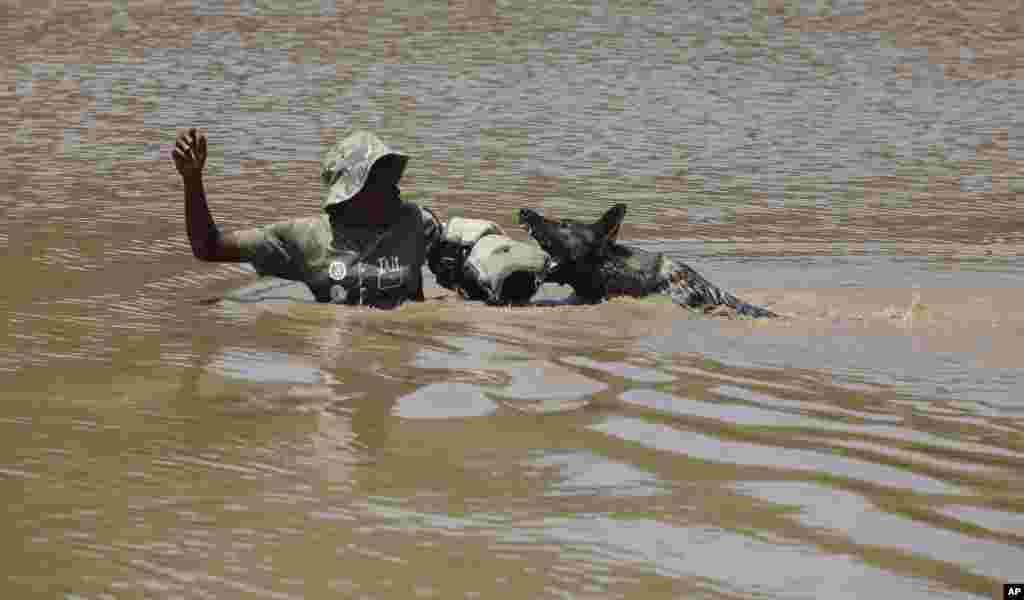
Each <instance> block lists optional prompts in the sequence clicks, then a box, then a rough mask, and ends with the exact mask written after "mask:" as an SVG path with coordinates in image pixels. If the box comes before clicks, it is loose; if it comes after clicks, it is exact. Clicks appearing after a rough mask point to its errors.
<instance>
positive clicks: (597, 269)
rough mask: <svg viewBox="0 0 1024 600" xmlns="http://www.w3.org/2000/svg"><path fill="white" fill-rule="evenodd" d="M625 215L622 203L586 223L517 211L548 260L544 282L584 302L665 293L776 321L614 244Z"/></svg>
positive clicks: (689, 273)
mask: <svg viewBox="0 0 1024 600" xmlns="http://www.w3.org/2000/svg"><path fill="white" fill-rule="evenodd" d="M625 216H626V205H625V204H616V205H615V206H613V207H612V208H611V209H609V210H608V212H606V213H604V216H602V217H601V218H600V219H598V220H597V221H596V222H594V223H591V224H587V223H581V222H580V221H576V220H572V219H562V220H559V221H553V220H551V219H545V218H544V217H543V216H541V215H540V214H538V213H537V212H535V211H532V210H530V209H528V208H524V209H522V210H520V211H519V224H520V225H521V226H522V227H523V228H524V229H526V231H527V233H529V234H530V237H532V238H533V239H535V240H536V241H537V243H538V244H540V247H541V248H543V249H544V251H545V252H547V253H548V254H549V255H551V260H552V267H551V269H550V270H549V272H548V275H547V277H546V280H547V281H553V282H555V283H561V284H565V285H570V286H572V288H573V291H574V292H575V293H576V295H577V296H578V297H580V298H581V299H583V300H587V301H591V302H598V301H601V300H604V299H605V298H609V297H613V296H633V297H641V296H648V295H651V294H664V295H667V296H670V297H671V298H672V301H673V302H675V303H676V304H679V305H681V306H685V307H691V308H703V309H704V310H705V312H712V311H713V310H714V309H716V308H718V307H730V308H732V309H733V310H735V311H736V313H737V314H740V315H746V316H751V317H776V316H778V315H776V314H775V313H773V312H772V311H770V310H768V309H765V308H761V307H760V306H754V305H753V304H747V303H746V302H742V301H741V300H739V299H738V298H736V297H735V296H733V295H732V294H730V293H728V292H726V291H723V290H721V289H719V288H718V287H716V286H715V285H714V284H712V283H711V282H709V281H708V280H706V279H704V277H702V276H701V275H700V273H698V272H697V271H694V270H693V269H691V268H690V267H689V266H687V265H685V264H682V263H677V262H675V261H673V260H672V259H671V258H669V257H667V256H665V255H664V254H661V253H654V252H648V251H645V250H641V249H639V248H633V247H631V246H626V245H624V244H620V243H618V242H617V241H616V238H617V237H618V235H619V228H620V227H621V226H622V219H623V218H624V217H625Z"/></svg>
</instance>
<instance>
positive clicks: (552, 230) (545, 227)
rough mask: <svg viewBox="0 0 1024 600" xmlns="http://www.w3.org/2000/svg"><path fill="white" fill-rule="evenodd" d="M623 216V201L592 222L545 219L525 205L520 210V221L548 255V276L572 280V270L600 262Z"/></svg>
mask: <svg viewBox="0 0 1024 600" xmlns="http://www.w3.org/2000/svg"><path fill="white" fill-rule="evenodd" d="M625 216H626V205H625V204H616V205H615V206H613V207H611V208H610V209H608V211H607V212H605V213H604V215H602V216H601V218H600V219H598V220H597V221H595V222H593V223H583V222H581V221H577V220H575V219H559V220H553V219H548V218H545V217H544V216H543V215H541V214H539V213H538V212H536V211H534V210H530V209H529V208H524V209H521V210H520V211H519V225H520V226H521V227H522V228H523V229H525V230H526V232H527V233H529V234H530V237H532V238H533V239H534V240H536V241H537V243H538V244H539V245H540V247H541V248H543V249H544V251H545V252H547V253H548V254H549V255H550V256H551V263H552V264H551V271H550V273H549V275H548V279H549V280H551V281H555V282H559V283H571V282H572V280H573V275H574V274H577V273H578V272H580V271H581V270H582V269H584V267H586V266H588V265H590V266H593V265H596V264H598V263H600V262H601V260H602V259H603V258H604V254H605V252H607V249H608V246H609V245H610V244H611V243H614V242H615V241H616V239H617V238H618V235H619V228H620V227H621V226H622V220H623V219H624V218H625Z"/></svg>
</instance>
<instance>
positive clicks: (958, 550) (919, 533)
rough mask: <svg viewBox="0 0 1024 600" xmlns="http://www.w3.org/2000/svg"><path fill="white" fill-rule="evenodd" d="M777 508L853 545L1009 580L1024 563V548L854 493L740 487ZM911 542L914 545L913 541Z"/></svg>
mask: <svg viewBox="0 0 1024 600" xmlns="http://www.w3.org/2000/svg"><path fill="white" fill-rule="evenodd" d="M740 487H741V489H743V490H746V491H748V492H749V493H751V494H752V495H754V496H756V497H758V498H761V499H764V500H767V501H769V502H773V503H775V504H784V505H795V506H799V507H801V510H800V513H799V516H798V517H797V519H798V520H799V521H800V523H802V524H804V525H806V526H808V527H812V528H815V529H825V530H836V531H840V532H842V533H843V535H845V536H848V537H849V539H850V540H851V541H852V542H853V543H855V544H860V545H865V546H881V547H885V548H893V549H899V550H903V551H905V552H909V553H913V554H921V555H924V556H927V557H929V558H933V559H935V560H940V561H944V562H947V563H949V564H950V565H955V567H954V568H960V569H964V570H966V571H972V572H975V573H979V574H982V575H987V576H989V577H992V578H993V579H997V580H999V579H1001V580H1003V581H1011V580H1013V579H1014V577H1016V576H1018V575H1019V573H1018V572H1019V570H1020V565H1022V564H1024V549H1021V548H1020V547H1014V546H1011V545H1007V544H999V543H995V542H991V541H988V540H980V539H977V538H973V537H970V536H967V535H963V534H961V533H959V532H955V531H950V530H947V529H942V528H939V527H935V526H933V525H931V524H928V523H922V522H917V521H913V520H910V519H907V518H904V517H899V516H896V515H892V514H889V513H886V512H882V511H878V510H875V509H874V508H873V507H872V506H871V505H870V504H869V503H867V502H865V500H864V499H863V498H861V497H860V496H857V495H855V494H851V493H848V492H843V491H839V490H836V489H834V488H827V487H824V486H821V485H817V484H811V483H802V482H786V483H771V484H765V483H750V484H743V485H741V486H740ZM910 540H913V541H910Z"/></svg>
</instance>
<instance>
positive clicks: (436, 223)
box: [420, 207, 448, 287]
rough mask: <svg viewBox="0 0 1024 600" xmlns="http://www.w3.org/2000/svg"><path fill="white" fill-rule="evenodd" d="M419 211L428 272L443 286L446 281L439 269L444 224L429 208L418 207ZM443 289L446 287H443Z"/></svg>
mask: <svg viewBox="0 0 1024 600" xmlns="http://www.w3.org/2000/svg"><path fill="white" fill-rule="evenodd" d="M420 210H421V211H422V213H423V237H424V238H426V241H427V251H426V257H427V267H429V268H430V272H431V273H433V274H434V277H435V278H436V279H437V280H438V283H440V284H441V285H445V284H446V280H445V278H444V275H443V273H442V269H441V254H442V249H443V246H444V244H443V241H444V228H445V224H444V223H442V222H441V220H440V219H438V218H437V215H436V214H434V211H432V210H430V209H429V208H424V207H420ZM445 287H448V286H447V285H445Z"/></svg>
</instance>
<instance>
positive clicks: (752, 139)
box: [0, 1, 1024, 600]
mask: <svg viewBox="0 0 1024 600" xmlns="http://www.w3.org/2000/svg"><path fill="white" fill-rule="evenodd" d="M777 4H778V5H777V6H776V5H775V4H774V3H754V8H753V9H751V7H750V6H748V5H745V4H742V3H740V4H735V5H733V4H722V5H720V6H718V5H714V6H712V5H710V4H709V5H707V6H703V5H701V6H689V5H685V6H683V5H682V4H680V5H679V6H676V5H675V4H672V5H671V6H670V5H668V4H656V3H643V2H630V3H622V2H619V3H616V2H612V3H608V2H604V3H601V2H597V3H593V4H591V3H589V2H587V3H579V2H569V3H562V4H560V5H559V6H561V8H558V9H557V10H555V9H550V10H547V9H545V10H540V9H539V8H538V6H536V5H528V4H525V3H524V4H520V3H504V2H499V3H487V2H483V3H467V4H466V5H465V6H463V5H461V4H457V3H441V4H438V3H426V4H423V5H422V6H421V7H420V8H409V7H408V6H406V7H404V8H403V7H396V6H392V5H391V4H388V3H380V2H378V3H359V4H358V5H355V4H347V3H341V2H338V3H333V2H326V3H320V4H319V5H316V6H314V3H292V4H287V3H270V2H242V3H237V2H223V3H216V2H213V3H202V2H196V3H193V2H188V3H172V4H166V3H163V4H160V5H155V4H152V3H135V2H128V3H115V4H114V7H113V12H112V11H111V5H110V3H91V2H78V3H60V5H59V6H58V5H55V4H51V5H49V8H45V7H44V8H37V7H34V6H33V5H31V4H30V3H21V4H8V5H7V6H6V7H4V8H3V9H0V10H2V11H3V18H2V19H0V22H2V25H3V29H4V31H3V33H4V38H3V39H4V41H5V44H6V47H5V55H6V56H8V57H13V60H9V61H5V63H6V64H5V66H4V67H3V71H2V73H3V77H4V81H3V83H4V85H3V86H0V96H2V98H0V108H2V110H3V113H4V123H5V124H4V126H3V128H4V133H5V135H7V136H8V140H7V142H5V149H4V151H3V152H2V153H0V178H2V179H0V184H2V187H0V207H2V210H3V213H2V214H3V227H2V228H0V241H2V243H3V244H4V246H5V247H6V252H4V253H3V254H2V255H0V266H2V272H3V273H4V276H5V277H4V279H5V283H4V285H3V288H4V292H3V294H2V295H0V316H2V321H0V322H2V323H3V327H2V328H0V390H2V392H0V395H2V397H3V402H2V403H0V457H2V458H0V498H3V500H4V501H5V502H4V503H5V506H6V511H5V513H4V517H3V518H0V537H2V538H3V539H4V540H6V543H7V546H8V550H9V551H8V552H7V555H6V558H5V561H4V564H3V567H0V575H2V577H0V595H2V596H3V597H5V598H36V597H38V598H73V599H76V600H77V599H82V600H84V599H89V600H92V599H109V598H117V599H120V598H274V599H286V598H431V597H433V598H482V599H486V598H730V599H738V598H864V597H870V596H876V597H884V598H922V599H924V598H936V597H940V598H962V597H997V596H998V595H999V594H1001V585H1002V583H1004V582H1007V581H1012V580H1018V581H1019V580H1022V579H1024V484H1022V481H1021V474H1022V473H1024V437H1022V436H1021V426H1022V424H1024V401H1022V400H1021V398H1024V377H1022V375H1024V358H1022V356H1021V344H1020V340H1021V339H1022V337H1024V309H1022V308H1021V307H1022V306H1024V292H1022V289H1024V262H1022V259H1021V258H1020V256H1021V249H1022V248H1024V245H1022V241H1024V236H1022V232H1024V212H1022V211H1021V206H1022V205H1021V203H1020V202H1019V200H1020V197H1019V196H1020V189H1021V188H1020V185H1021V177H1022V176H1024V170H1022V168H1021V164H1022V163H1021V157H1020V155H1019V154H1020V151H1021V140H1020V133H1021V132H1020V131H1019V130H1018V126H1016V125H1015V124H1014V123H1018V122H1019V116H1016V115H1014V114H1013V113H1012V112H1011V111H1012V110H1014V108H1013V107H1015V106H1016V107H1019V106H1021V105H1022V103H1021V102H1019V101H1017V100H1019V99H1020V98H1019V96H1014V95H1013V94H1019V91H1017V90H1016V88H1014V87H1013V86H1012V85H1009V82H1010V81H1011V80H1012V79H1013V78H1014V77H1015V76H1018V75H1019V73H1018V72H1017V71H1013V68H1014V67H1013V65H1015V64H1016V65H1019V64H1021V63H1020V62H1019V53H1017V51H1016V50H1015V46H1014V45H1013V44H1012V42H1013V40H1014V39H1016V38H1018V37H1019V28H1018V29H1014V28H1013V26H1012V24H1013V23H1014V22H1015V21H1014V18H1013V17H1014V15H1015V14H1016V16H1017V17H1019V16H1020V15H1019V13H1012V12H1011V13H1006V10H1005V9H1004V8H1003V7H1002V5H1000V4H992V5H991V6H987V7H986V6H985V5H983V4H980V3H975V4H972V5H971V7H970V9H969V10H968V9H966V8H965V9H963V10H962V11H960V12H959V13H957V14H949V12H948V11H947V12H942V10H940V8H937V7H929V6H926V7H925V8H921V9H920V10H921V11H922V12H921V13H920V14H918V13H915V15H918V16H917V17H914V18H911V16H908V15H906V14H904V13H903V12H899V11H897V12H895V13H893V12H892V11H891V10H889V9H885V8H884V7H880V6H878V5H875V4H872V3H867V4H866V5H860V6H858V5H857V3H855V2H838V1H836V2H832V3H824V4H823V3H817V5H816V6H815V7H810V8H809V7H808V6H805V5H804V4H806V3H802V4H801V3H777ZM798 4H799V6H798ZM812 4H813V3H812ZM563 5H564V6H563ZM822 7H826V8H827V11H831V16H829V15H828V14H825V13H821V14H818V13H815V12H814V11H822V10H826V8H822ZM828 7H831V8H828ZM304 11H305V12H308V13H309V14H304ZM808 11H810V12H808ZM827 11H826V12H827ZM929 11H931V12H929ZM925 17H927V18H925ZM963 22H970V23H971V24H972V25H971V28H969V31H967V32H964V31H961V30H960V29H958V27H960V26H959V25H956V24H957V23H963ZM1016 22H1018V23H1019V19H1018V20H1017V21H1016ZM75 23H78V24H80V25H77V26H76V25H74V24H75ZM751 32H752V34H751V36H750V37H743V36H742V35H740V34H744V33H751ZM794 32H799V35H796V36H794ZM755 34H756V35H755ZM432 35H433V36H434V37H431V36H432ZM495 36H497V37H495ZM736 36H740V37H736ZM758 36H761V37H758ZM696 40H701V41H699V42H698V41H696ZM743 40H747V41H749V42H750V44H747V43H746V42H743ZM751 40H752V41H751ZM758 40H760V42H757V41H758ZM496 42H499V43H496ZM744 44H747V45H744ZM759 44H760V45H759ZM799 44H803V46H800V45H799ZM926 47H927V48H928V50H929V52H930V53H925V54H926V57H925V58H924V59H922V54H921V52H922V49H923V48H926ZM744 48H746V50H744ZM807 48H812V49H814V51H813V52H810V53H808V52H807ZM748 51H749V56H747V58H748V59H749V60H744V56H745V55H744V52H748ZM343 57H344V58H345V59H346V60H344V61H339V60H338V59H339V58H343ZM1015 60H1016V62H1015ZM826 63H827V64H828V65H831V67H830V68H831V69H832V71H831V78H830V77H827V76H824V75H828V74H829V73H828V72H827V69H826V68H825V65H826ZM939 63H946V70H945V72H944V75H943V77H944V79H943V80H942V81H943V82H944V83H942V84H941V85H940V84H938V83H936V80H935V79H934V78H930V77H931V75H929V73H931V71H930V69H932V68H933V67H934V65H935V64H939ZM953 63H956V64H953ZM218 65H219V66H218ZM417 65H418V66H417ZM431 65H434V66H431ZM436 65H441V67H437V66H436ZM494 65H504V66H505V67H506V70H504V71H502V70H500V69H495V68H494ZM863 65H868V67H867V68H866V70H861V68H860V67H861V66H863ZM671 69H675V71H671V72H672V73H675V74H676V76H673V77H668V76H667V73H668V72H669V70H671ZM922 74H923V75H922ZM818 75H821V77H816V76H818ZM856 77H861V78H862V82H861V83H860V84H856V83H851V82H852V81H854V80H855V79H856ZM1017 78H1018V79H1019V77H1017ZM325 81H338V82H341V84H342V85H341V87H339V88H337V90H336V92H331V91H330V90H333V89H335V88H332V87H331V86H330V85H326V84H324V82H325ZM382 81H383V82H384V83H383V84H382V83H381V82H382ZM736 81H739V82H744V81H746V82H749V83H750V85H746V86H737V85H735V82H736ZM154 82H155V83H154ZM844 85H848V86H852V88H843V86H844ZM318 86H319V87H318ZM780 86H781V87H780ZM837 86H838V87H837ZM325 89H326V90H328V91H327V92H324V90H325ZM844 89H846V91H847V92H849V91H850V89H854V91H857V90H860V91H859V92H858V93H853V94H852V95H851V93H846V94H845V96H842V97H844V98H851V97H852V98H855V99H856V102H853V108H851V104H850V103H849V102H845V103H842V102H840V104H841V105H840V106H839V108H838V109H836V110H837V111H838V112H836V113H835V114H836V115H838V116H836V117H835V120H832V121H830V120H829V119H831V118H832V117H831V116H829V115H832V114H833V113H831V112H828V111H825V112H821V111H822V108H823V107H824V106H826V105H827V103H828V102H839V98H840V96H836V95H835V94H834V92H835V91H836V90H839V91H843V90H844ZM787 90H790V91H791V92H792V91H794V90H795V91H796V93H795V94H792V93H791V94H790V95H788V96H786V99H784V100H779V98H777V97H776V96H777V95H778V94H783V95H785V94H786V93H787ZM922 90H924V91H922ZM331 93H334V95H333V96H332V95H331ZM921 94H925V97H927V96H928V95H929V94H930V95H931V97H932V98H933V100H934V102H933V104H931V105H928V104H927V103H926V102H922V100H921V98H922V96H921ZM594 97H597V101H594V100H593V98H594ZM570 100H572V101H570ZM602 103H603V104H602ZM744 103H745V105H744ZM790 105H792V106H790ZM744 106H745V107H744ZM958 106H959V108H957V107H958ZM790 108H792V110H790ZM659 110H666V111H668V112H667V113H666V114H669V115H672V116H670V117H666V116H659V113H657V111H659ZM851 110H852V112H850V111H851ZM843 111H846V112H843ZM801 112H802V113H803V114H805V115H806V118H807V122H806V123H805V125H809V126H807V127H803V128H801V127H802V126H801V127H798V125H800V123H801V121H799V120H794V118H795V117H794V114H796V113H801ZM751 115H755V116H756V118H751ZM823 119H824V120H823ZM844 119H845V121H843V120H844ZM843 122H846V123H854V122H856V123H859V125H858V127H859V129H856V130H844V129H843V127H842V126H841V125H842V123H843ZM190 123H196V124H198V125H200V126H203V127H205V128H207V129H208V131H209V132H210V135H211V144H212V145H219V146H218V147H217V150H216V152H217V153H215V155H214V156H212V157H211V164H210V169H209V170H210V173H209V174H208V177H207V185H208V189H209V194H210V203H211V206H212V209H213V212H214V216H215V218H216V219H218V221H219V222H220V223H222V224H223V225H224V226H225V227H243V226H253V225H257V224H261V223H266V222H270V221H271V220H274V219H278V218H283V217H285V216H292V215H296V216H297V215H301V214H309V213H311V212H312V211H315V210H316V194H317V190H316V189H315V185H316V181H317V179H316V162H315V160H316V155H317V152H318V151H319V150H320V149H322V148H323V147H324V145H326V144H328V143H330V142H331V141H333V140H334V139H336V137H337V136H338V133H337V132H338V131H339V130H342V131H343V130H345V129H346V128H348V127H351V126H364V125H365V126H373V127H376V128H378V129H380V130H382V131H383V132H384V134H383V135H384V137H386V138H388V136H390V137H391V138H398V140H399V141H401V142H403V143H404V144H406V145H407V146H408V147H410V149H411V151H412V152H413V153H414V156H415V157H416V158H415V159H414V160H413V161H412V162H411V163H410V172H409V176H408V178H407V179H408V181H407V182H406V185H405V188H404V189H405V192H406V193H407V194H408V195H409V196H410V197H411V198H414V199H417V200H419V201H421V202H424V203H425V204H427V205H429V206H431V207H433V208H435V209H437V211H438V212H439V213H440V214H441V215H442V217H447V216H451V215H454V214H465V215H469V216H482V217H487V218H493V219H496V220H497V221H499V223H501V224H502V225H503V226H505V227H507V228H508V229H510V230H511V231H512V234H513V235H515V236H521V235H522V234H521V232H518V231H516V230H514V227H515V226H514V223H513V222H512V216H513V214H514V211H515V210H516V209H517V208H519V207H520V206H534V207H540V208H541V209H544V210H546V211H550V212H552V213H556V214H557V213H560V214H568V215H572V216H577V217H586V218H594V217H596V216H597V215H598V214H600V212H601V211H603V210H604V209H605V208H607V206H610V204H611V203H612V202H613V201H620V200H623V201H626V202H627V204H629V205H630V213H629V215H628V216H627V219H626V225H625V227H624V228H623V233H622V237H623V238H629V239H630V241H631V242H632V243H636V244H637V245H640V246H644V247H647V248H650V249H656V250H660V251H664V252H667V253H669V254H671V255H672V256H674V257H676V258H678V259H680V260H685V261H687V262H688V263H689V264H691V265H693V266H694V267H696V268H697V269H698V270H700V271H701V272H703V273H704V274H705V275H707V276H708V277H709V278H710V279H711V280H712V281H714V282H716V283H718V284H720V285H722V286H723V287H726V288H728V289H731V290H733V291H735V292H736V293H737V294H738V295H740V296H741V297H743V298H744V299H746V300H749V301H751V302H755V303H758V304H762V305H765V306H769V307H771V308H773V309H774V310H776V311H778V312H781V313H784V314H785V315H786V318H784V319H780V320H778V321H732V320H726V319H717V318H706V317H697V316H695V315H692V314H690V313H688V312H687V311H684V310H682V309H679V308H677V307H674V306H671V305H666V304H664V303H659V302H651V301H631V300H630V301H624V300H619V301H612V302H608V303H604V304H601V305H596V306H566V305H559V304H557V303H553V304H554V305H549V306H531V307H521V308H514V309H497V308H490V307H485V306H482V305H478V304H470V303H465V302H462V301H460V300H458V299H457V298H454V297H452V296H451V294H449V293H448V292H447V291H445V290H443V289H441V288H438V287H437V286H436V285H433V284H432V283H431V285H430V286H428V290H427V296H428V300H427V301H426V302H424V303H420V304H412V305H407V306H404V307H402V308H401V309H399V310H395V311H390V312H384V311H373V310H362V309H338V308H336V307H329V306H320V305H317V304H314V303H310V302H308V301H304V300H303V298H301V296H302V294H301V293H300V294H296V293H295V288H289V287H287V286H282V285H280V282H274V281H260V280H256V278H255V276H254V275H253V273H252V272H251V270H250V269H248V268H247V267H246V266H244V265H209V264H202V263H199V262H198V261H196V260H194V259H193V258H192V257H191V255H190V253H189V248H188V242H187V240H186V238H185V235H184V223H183V209H182V205H181V202H182V199H181V189H180V183H179V180H178V178H177V176H176V174H175V173H174V171H173V166H172V164H171V162H170V161H169V157H168V155H167V151H168V150H169V147H168V146H167V143H168V141H169V138H170V136H171V135H172V134H173V132H174V130H175V128H176V127H180V126H185V125H187V124H190ZM751 124H753V125H754V127H753V129H750V126H751ZM837 124H838V125H837ZM928 124H930V125H929V126H926V125H928ZM829 126H836V127H838V129H836V130H834V131H832V133H823V132H825V131H829V130H828V127H829ZM939 130H941V131H939ZM837 131H838V133H836V132H837ZM844 131H845V133H844ZM936 131H938V133H936ZM865 132H866V133H865ZM935 135H938V137H935ZM930 136H931V137H930ZM972 136H973V137H972ZM862 138H863V139H862ZM961 138H963V139H962V140H961ZM389 139H390V138H389ZM901 139H902V140H903V141H905V142H906V145H905V146H901V145H900V143H901V142H900V141H899V140H901ZM957 140H960V141H962V145H963V146H964V147H963V148H961V147H959V146H957V143H955V142H957ZM762 143H765V144H768V145H767V146H758V145H757V144H762ZM859 144H863V145H864V146H863V147H861V146H859ZM884 144H889V146H888V147H887V149H886V150H885V151H884V152H882V153H881V154H879V153H878V152H875V153H874V154H871V152H867V151H865V150H864V148H869V149H870V148H874V149H875V150H877V149H878V148H879V147H880V146H881V145H884ZM936 144H939V145H942V146H943V149H942V153H944V154H942V153H939V152H938V151H937V150H935V148H936ZM681 145H682V146H686V147H688V150H687V151H685V152H683V151H681V150H680V146H681ZM872 152H873V151H872ZM922 152H923V154H922ZM940 154H941V156H940ZM666 156H667V157H668V158H667V159H665V161H667V162H665V161H663V159H664V158H665V157H666ZM825 157H831V158H836V160H834V161H831V162H830V161H828V160H824V158H825ZM901 160H902V162H900V161H901ZM673 161H674V162H673ZM887 161H888V162H887ZM915 161H917V162H915ZM840 163H841V164H840ZM890 163H892V164H890ZM887 165H888V166H887ZM890 167H892V168H890ZM929 169H930V171H929ZM838 170H845V173H844V175H842V177H839V176H836V177H835V178H834V179H832V180H831V181H830V182H828V183H827V184H822V185H819V184H820V183H821V181H820V177H821V176H822V173H831V172H832V171H838ZM751 172H761V173H762V175H764V174H767V176H766V177H765V178H763V179H757V178H754V179H753V183H752V184H751V186H750V187H749V193H746V192H743V190H744V189H747V188H744V187H743V185H740V184H737V183H736V180H732V179H729V176H730V175H736V176H748V175H749V174H750V173H751ZM922 173H923V175H922ZM803 176H806V179H800V180H792V179H790V180H787V179H785V178H786V177H803ZM816 177H817V178H819V179H815V178H816ZM830 177H831V175H830ZM794 181H796V183H794ZM837 181H838V182H840V183H836V182H837ZM851 181H852V182H853V183H852V184H851V183H850V182H851ZM787 182H788V183H787ZM842 182H845V183H842ZM700 186H704V187H703V188H702V187H700ZM780 186H781V187H780ZM736 190H739V191H736ZM851 190H853V191H852V192H851ZM744 194H746V195H744ZM851 194H852V195H851ZM300 291H301V290H300ZM543 294H544V297H545V298H552V299H555V298H561V297H564V295H565V294H566V290H564V289H561V288H554V287H548V288H545V289H544V290H543ZM257 298H261V299H260V300H259V301H253V300H254V299H257Z"/></svg>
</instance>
